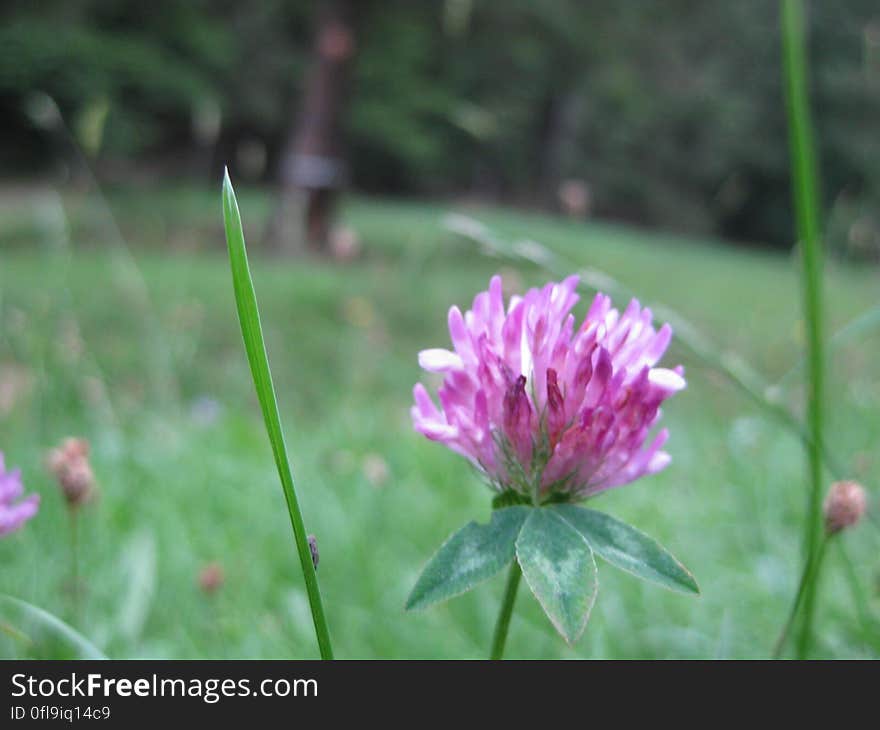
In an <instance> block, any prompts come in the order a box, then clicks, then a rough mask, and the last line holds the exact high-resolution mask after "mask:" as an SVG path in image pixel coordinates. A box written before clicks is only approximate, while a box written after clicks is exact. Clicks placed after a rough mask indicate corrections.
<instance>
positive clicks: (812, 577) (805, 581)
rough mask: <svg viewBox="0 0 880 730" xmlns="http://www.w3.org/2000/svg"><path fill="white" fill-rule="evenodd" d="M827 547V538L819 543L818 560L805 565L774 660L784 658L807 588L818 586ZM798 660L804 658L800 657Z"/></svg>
mask: <svg viewBox="0 0 880 730" xmlns="http://www.w3.org/2000/svg"><path fill="white" fill-rule="evenodd" d="M826 545H828V537H827V536H826V537H825V538H824V539H823V540H822V542H820V543H819V548H818V550H817V551H816V559H815V560H814V561H808V562H807V563H806V565H804V570H803V573H801V580H800V583H799V584H798V590H797V594H795V598H794V601H793V602H792V604H791V609H790V610H789V612H788V618H787V619H786V621H785V626H783V627H782V632H781V633H780V634H779V638H778V639H777V640H776V645H775V646H774V648H773V658H774V659H779V657H780V656H782V650H783V649H784V648H785V642H786V641H787V640H788V635H789V633H791V627H792V626H793V625H794V622H795V619H796V618H797V615H798V611H799V610H800V607H801V604H802V603H803V599H804V595H805V593H806V590H807V586H808V585H815V584H816V579H817V577H818V575H819V569H820V568H821V567H822V559H823V558H824V557H825V546H826ZM798 653H799V654H800V648H799V650H798ZM798 658H803V657H801V656H799V657H798Z"/></svg>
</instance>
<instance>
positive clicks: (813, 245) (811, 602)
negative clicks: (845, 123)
mask: <svg viewBox="0 0 880 730" xmlns="http://www.w3.org/2000/svg"><path fill="white" fill-rule="evenodd" d="M781 20H782V60H783V75H784V79H783V82H784V87H785V102H786V113H787V116H788V130H789V134H788V138H789V150H790V156H791V176H792V188H793V199H794V209H795V217H796V219H797V236H798V245H799V246H800V252H801V262H802V265H803V276H802V286H803V298H804V299H803V302H804V304H803V306H804V319H805V321H806V330H807V348H806V349H807V429H808V431H809V433H810V443H809V448H808V449H807V462H808V467H809V480H810V481H809V490H808V500H807V517H806V520H805V523H804V538H803V539H804V564H805V565H810V564H812V563H813V562H815V561H817V558H818V556H817V552H818V550H819V546H820V540H821V537H822V513H821V512H822V478H823V474H822V447H821V444H822V443H823V441H822V426H823V417H824V414H823V397H824V393H823V389H824V364H825V360H824V352H823V342H822V325H823V322H822V241H821V235H820V230H819V195H818V182H817V181H818V174H817V170H816V157H815V147H814V141H813V129H812V122H811V119H810V110H809V100H808V94H807V53H806V28H805V22H804V5H803V2H802V0H782V18H781ZM808 574H809V575H810V580H809V581H808V583H807V585H806V586H805V590H804V598H803V612H804V614H803V616H804V617H803V621H802V622H801V626H800V631H799V635H798V640H797V656H798V657H799V658H803V657H805V656H806V654H807V652H808V651H809V647H810V640H811V636H812V623H813V613H814V607H815V600H816V585H817V584H818V576H819V570H818V569H817V570H815V571H811V572H809V573H808Z"/></svg>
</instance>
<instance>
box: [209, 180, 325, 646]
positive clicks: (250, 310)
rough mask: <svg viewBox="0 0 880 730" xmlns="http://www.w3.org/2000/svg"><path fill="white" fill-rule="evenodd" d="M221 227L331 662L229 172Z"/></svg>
mask: <svg viewBox="0 0 880 730" xmlns="http://www.w3.org/2000/svg"><path fill="white" fill-rule="evenodd" d="M223 225H224V227H225V229H226V245H227V247H228V249H229V264H230V267H231V268H232V286H233V289H234V291H235V306H236V307H237V309H238V320H239V323H240V324H241V335H242V338H243V339H244V348H245V351H246V352H247V358H248V362H249V363H250V366H251V376H252V377H253V380H254V386H255V387H256V389H257V398H258V399H259V401H260V408H261V410H262V411H263V421H264V423H265V424H266V432H267V433H268V434H269V442H270V443H271V445H272V453H273V455H274V456H275V466H276V468H277V469H278V476H279V478H280V479H281V488H282V490H283V491H284V499H285V500H286V502H287V511H288V514H289V516H290V526H291V527H292V528H293V538H294V541H295V542H296V551H297V553H298V554H299V562H300V566H301V568H302V572H303V578H304V579H305V584H306V592H307V593H308V596H309V607H310V608H311V611H312V620H313V621H314V624H315V635H316V637H317V640H318V648H319V649H320V651H321V658H322V659H332V658H333V648H332V646H331V644H330V632H329V630H328V628H327V619H326V618H325V616H324V604H323V603H322V601H321V591H320V588H319V586H318V578H317V576H316V575H315V566H314V563H313V562H312V551H311V548H310V547H309V542H308V538H307V536H306V534H307V533H306V528H305V525H304V523H303V518H302V513H301V512H300V508H299V501H298V500H297V498H296V489H295V488H294V484H293V474H292V472H291V470H290V462H289V460H288V457H287V446H286V445H285V443H284V432H283V430H282V429H281V417H280V416H279V415H278V401H277V399H276V397H275V387H274V386H273V385H272V374H271V372H270V371H269V356H268V355H267V354H266V345H265V342H264V341H263V328H262V326H261V325H260V311H259V308H258V307H257V294H256V292H255V291H254V282H253V280H252V279H251V272H250V267H249V266H248V258H247V249H246V248H245V243H244V232H243V231H242V227H241V215H240V214H239V212H238V202H237V201H236V199H235V191H234V190H233V189H232V181H230V179H229V172H228V171H227V172H226V173H225V174H224V176H223Z"/></svg>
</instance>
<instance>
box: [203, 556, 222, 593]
mask: <svg viewBox="0 0 880 730" xmlns="http://www.w3.org/2000/svg"><path fill="white" fill-rule="evenodd" d="M225 581H226V573H225V571H224V570H223V566H222V565H220V563H216V562H214V563H208V564H207V565H206V566H205V567H203V568H202V569H201V570H200V571H199V581H198V582H199V588H200V589H201V590H202V592H203V593H207V594H208V595H211V594H212V593H216V592H217V591H219V590H220V589H221V588H222V587H223V583H224V582H225Z"/></svg>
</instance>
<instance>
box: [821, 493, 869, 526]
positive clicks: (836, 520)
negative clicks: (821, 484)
mask: <svg viewBox="0 0 880 730" xmlns="http://www.w3.org/2000/svg"><path fill="white" fill-rule="evenodd" d="M867 508H868V499H867V496H866V495H865V490H864V488H863V487H862V485H861V484H859V483H858V482H850V481H844V482H834V484H832V485H831V488H830V489H829V490H828V496H826V497H825V505H824V511H825V532H827V533H828V534H829V535H833V534H835V533H837V532H840V531H841V530H843V529H845V528H847V527H852V526H853V525H854V524H856V523H857V522H858V521H859V520H860V519H861V518H862V515H864V514H865V510H866V509H867Z"/></svg>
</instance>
